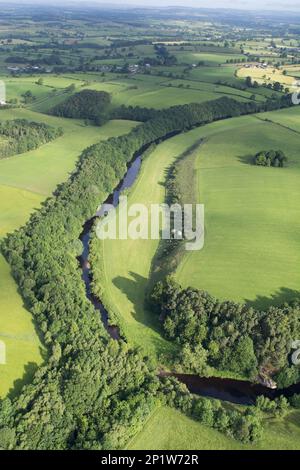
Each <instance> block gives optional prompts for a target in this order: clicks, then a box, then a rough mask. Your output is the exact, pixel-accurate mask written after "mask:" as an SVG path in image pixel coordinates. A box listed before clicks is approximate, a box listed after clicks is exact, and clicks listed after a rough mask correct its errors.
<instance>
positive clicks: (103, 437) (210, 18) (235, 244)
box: [0, 5, 300, 450]
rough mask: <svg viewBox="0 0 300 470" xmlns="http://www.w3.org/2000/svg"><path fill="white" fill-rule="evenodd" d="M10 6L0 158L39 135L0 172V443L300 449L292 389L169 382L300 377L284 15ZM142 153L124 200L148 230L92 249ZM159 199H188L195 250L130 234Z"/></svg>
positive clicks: (291, 77)
mask: <svg viewBox="0 0 300 470" xmlns="http://www.w3.org/2000/svg"><path fill="white" fill-rule="evenodd" d="M24 11H25V13H24V14H23V12H21V11H20V9H19V7H18V6H12V7H11V8H8V7H7V6H6V7H3V11H2V12H1V14H0V19H1V21H0V80H1V83H0V121H1V123H2V124H3V123H6V122H7V121H14V122H16V123H17V124H16V128H14V129H13V131H11V134H12V135H10V136H9V137H7V136H6V135H5V134H3V135H1V139H0V147H3V148H4V147H5V146H6V145H7V144H8V143H10V144H11V146H13V144H12V142H14V141H17V140H18V139H20V138H21V137H22V136H23V132H24V129H23V128H22V127H21V124H20V122H23V123H24V122H25V123H27V125H28V123H29V122H31V123H37V124H45V125H47V126H49V127H47V128H48V129H54V130H57V133H56V134H55V138H51V139H48V140H47V141H46V142H47V143H44V142H43V143H42V144H41V145H38V144H36V145H35V146H34V147H30V148H34V150H29V151H26V152H23V151H21V152H16V153H15V154H9V155H4V156H3V158H1V159H0V242H1V252H0V352H1V347H2V345H5V352H6V357H5V362H4V363H0V421H1V422H0V448H1V449H2V448H4V449H13V448H18V449H31V448H37V449H50V448H51V449H66V448H67V449H74V450H75V449H76V450H77V449H90V450H91V449H93V450H94V449H96V450H99V449H124V448H126V449H130V450H137V449H159V450H173V449H174V450H175V449H184V448H185V449H201V450H202V449H203V450H208V449H217V450H221V449H228V450H229V449H230V450H246V449H253V450H254V449H293V450H294V449H299V437H300V433H299V429H300V428H299V426H300V424H299V423H300V417H299V411H298V410H296V408H299V396H298V397H297V396H296V397H294V398H293V399H290V397H289V396H285V395H284V396H283V395H282V396H281V397H279V398H278V399H277V398H276V399H275V398H274V397H275V395H274V396H272V400H271V399H270V400H269V401H268V399H266V400H265V401H264V399H261V400H260V401H259V399H258V400H257V402H256V403H255V402H254V401H253V402H252V395H251V403H252V405H253V406H244V405H242V406H241V405H237V404H236V402H235V401H234V400H233V399H232V396H233V395H232V396H231V392H230V390H229V393H228V394H227V395H226V394H225V395H224V397H225V398H223V399H222V400H220V402H217V401H216V400H209V399H208V398H207V397H205V398H204V397H199V396H196V395H194V394H192V393H190V392H189V391H188V389H187V388H186V387H185V386H184V385H183V384H182V383H180V381H178V380H177V379H176V378H175V377H177V378H178V376H177V375H176V376H174V374H175V373H178V372H179V373H184V374H196V375H198V376H199V375H201V376H205V377H206V378H208V380H211V378H213V379H219V378H221V377H222V378H223V379H224V380H230V379H246V380H248V381H249V383H250V385H249V386H250V387H252V384H253V383H255V384H257V383H260V384H261V385H262V386H264V387H265V389H266V388H268V387H269V388H270V383H271V385H272V384H274V383H275V382H274V381H277V382H278V383H277V382H276V383H275V387H276V385H278V384H279V386H282V388H283V389H284V390H285V389H286V388H287V387H288V386H289V385H292V384H294V383H297V382H299V380H300V369H299V367H298V366H297V364H294V363H293V364H291V361H290V350H288V349H289V347H290V344H291V341H292V340H294V339H296V335H298V334H299V333H300V329H299V321H298V317H299V310H300V309H299V304H298V303H293V302H292V301H293V300H294V299H295V298H299V283H300V271H299V269H298V266H299V263H300V255H299V253H300V237H299V233H300V213H299V212H300V209H299V199H300V189H299V175H300V160H299V154H298V153H299V152H298V148H299V135H300V111H299V106H292V101H291V96H290V92H292V91H294V88H293V84H294V82H295V80H296V79H297V78H298V77H299V76H300V65H299V64H300V48H299V45H300V42H299V30H298V29H297V28H298V24H299V25H300V17H299V18H298V17H295V18H293V25H291V24H290V17H289V16H288V15H287V16H285V15H283V16H282V17H281V16H280V17H279V16H276V15H271V14H270V15H269V14H268V13H263V14H262V16H261V17H260V18H258V17H256V16H255V15H253V16H252V15H251V16H250V17H249V18H244V17H243V19H241V16H239V14H238V13H235V12H234V11H231V12H226V11H218V12H217V14H216V12H212V11H209V10H205V11H202V10H198V9H195V10H188V9H187V10H185V9H181V8H178V9H176V8H175V9H174V11H171V10H169V9H160V8H157V9H149V10H148V9H143V8H141V9H137V10H134V9H132V10H130V12H129V13H128V11H127V9H126V8H125V9H124V10H122V9H120V10H119V8H117V7H116V9H113V10H110V9H109V8H107V9H104V10H101V8H100V9H98V7H87V8H85V9H81V7H80V8H79V7H78V10H76V9H74V10H73V9H72V7H70V9H66V10H65V9H64V7H57V8H56V7H55V8H54V7H51V6H48V5H44V6H40V7H39V11H38V12H36V11H35V7H32V6H30V5H28V6H26V7H24ZM274 31H276V34H275V33H274ZM99 92H103V93H99ZM99 95H101V96H102V99H103V101H101V100H100V98H99ZM93 97H94V98H95V100H96V99H97V98H99V100H100V101H99V103H105V104H103V109H97V108H98V101H97V102H96V103H97V106H95V107H94V108H95V109H94V110H93V113H92V111H91V109H87V108H91V107H92V106H91V105H90V103H91V101H88V100H93ZM87 103H88V105H87ZM93 104H94V103H93ZM57 105H60V106H59V107H58V108H57ZM101 106H102V105H101V104H100V105H99V107H100V108H101ZM55 107H56V112H55ZM57 109H58V111H57ZM66 109H67V110H68V112H69V114H68V112H66ZM161 111H162V112H161ZM54 114H56V115H54ZM62 116H65V117H62ZM66 116H68V117H66ZM75 117H76V118H75ZM77 117H81V118H82V119H77ZM20 120H22V121H20ZM18 123H19V124H18ZM18 126H19V127H18ZM24 126H25V124H24ZM25 127H26V126H25ZM40 127H42V126H40ZM44 127H46V126H44ZM133 129H134V131H133ZM132 131H133V132H132ZM20 136H21V137H20ZM120 136H126V137H122V138H118V137H120ZM31 137H32V136H31ZM9 138H11V142H9ZM34 138H36V135H34V136H33V137H32V140H34ZM111 138H112V139H111ZM33 143H34V142H33ZM28 148H29V147H28ZM141 149H142V155H141V167H140V170H139V173H138V175H137V177H136V179H135V181H134V183H133V185H132V186H131V187H130V188H129V189H127V190H125V192H124V195H127V196H128V201H127V203H128V206H133V205H135V204H139V205H140V204H142V205H143V208H144V209H147V210H148V215H146V216H145V217H144V218H146V219H147V221H148V234H147V235H148V237H144V238H147V239H144V238H143V237H138V238H137V239H130V238H129V239H119V238H118V237H117V239H105V240H100V239H98V238H97V236H96V234H95V230H94V226H93V224H92V222H93V220H94V219H91V217H93V214H95V213H96V209H97V207H96V206H97V205H99V204H100V203H101V202H103V201H104V200H105V199H106V198H107V196H108V195H109V194H111V192H112V191H113V189H114V188H115V187H119V186H118V184H119V183H120V180H121V179H122V175H124V172H125V171H126V165H127V166H128V165H129V164H130V162H131V161H132V158H133V156H134V155H135V156H137V155H139V154H140V152H141ZM145 149H146V150H145ZM263 152H264V153H263ZM266 152H268V153H266ZM268 155H269V156H270V155H271V156H270V158H269V160H268V159H267V156H268ZM272 155H273V157H272ZM274 155H275V157H276V158H275V157H274ZM278 155H279V156H280V155H282V156H283V157H284V158H283V157H282V160H278V159H277V156H278ZM259 156H261V157H262V158H261V159H259ZM271 157H272V158H271ZM278 158H279V157H278ZM263 159H264V160H263ZM262 161H263V163H264V164H262V163H261V162H262ZM283 162H284V164H283ZM279 163H282V164H279ZM172 178H173V180H172ZM172 184H173V186H172ZM90 188H92V189H93V190H92V191H90ZM98 199H99V200H98ZM109 201H110V199H109ZM170 201H172V203H173V202H179V203H193V204H195V203H201V204H203V205H204V208H205V243H204V247H203V249H201V250H199V251H191V252H188V251H185V250H184V249H183V248H182V247H183V243H182V244H181V245H180V248H181V251H180V248H179V249H177V250H176V246H175V243H173V240H168V242H169V244H164V242H162V241H161V240H159V239H151V237H149V232H150V226H151V225H150V224H151V220H150V215H149V212H150V211H149V209H150V208H151V207H152V205H153V204H162V203H166V202H168V203H169V202H170ZM125 210H126V208H124V207H123V209H122V208H121V212H120V214H118V216H117V223H119V222H120V219H121V217H122V216H123V217H124V215H125V212H122V211H125ZM32 214H35V217H34V218H30V217H31V215H32ZM143 221H144V220H143ZM129 222H130V220H129ZM24 226H25V228H24V229H21V230H19V229H20V228H22V227H24ZM82 227H84V232H83V234H84V235H83V234H82V230H83V229H82ZM175 232H176V231H175ZM172 233H174V231H173V232H172ZM178 233H179V232H178ZM183 233H184V232H183ZM87 235H88V236H89V235H91V237H92V238H91V242H90V243H88V242H87V241H86V240H87V238H86V236H87ZM79 239H80V240H81V241H79ZM167 245H168V248H166V246H167ZM70 246H71V247H72V249H70ZM174 246H175V248H174ZM178 246H179V245H178ZM173 248H174V251H172V249H173ZM82 250H84V253H85V255H86V256H87V257H86V259H85V258H83V257H82V258H80V255H81V252H82ZM168 250H170V251H169V252H168ZM86 253H87V254H86ZM168 256H169V257H171V258H173V259H172V260H173V264H172V263H171V264H168V261H169V259H168ZM164 268H165V269H164ZM86 273H87V275H86ZM166 273H168V274H170V273H171V275H172V276H171V277H166ZM83 281H84V282H83ZM157 281H162V282H161V283H160V284H159V285H158V286H156V290H154V291H153V287H154V285H155V283H156V282H157ZM177 283H178V284H177ZM184 289H185V290H184ZM203 291H205V292H206V293H203ZM151 293H152V296H151V295H150V294H151ZM210 296H212V297H210ZM99 303H101V308H100V307H99ZM283 304H284V307H283ZM103 307H104V308H105V309H106V311H107V316H108V323H109V326H110V327H112V328H108V327H107V325H106V312H104V311H103ZM275 307H276V308H275ZM269 308H273V310H268V309H269ZM99 311H100V312H101V315H99ZM270 312H271V313H272V314H273V317H272V318H271V315H270ZM297 315H298V316H297ZM277 319H278V320H277ZM101 320H104V321H101ZM112 331H113V334H112ZM108 333H110V334H111V335H112V336H113V335H114V336H113V338H114V339H115V340H117V341H112V340H111V339H110V337H109V334H108ZM0 358H1V355H0ZM236 358H237V359H236ZM249 358H250V359H249ZM222 360H223V362H222ZM226 361H227V362H226ZM2 362H3V361H2ZM244 363H246V365H245V364H244ZM169 374H171V375H172V377H169ZM180 380H181V381H182V379H180ZM229 387H230V385H229ZM273 388H274V387H273ZM274 390H275V388H274ZM201 393H202V394H203V392H201ZM243 393H245V394H246V392H243ZM243 393H242V394H243ZM255 393H256V392H255ZM257 393H258V392H257ZM274 393H275V392H274ZM220 396H223V395H222V393H221V394H220ZM228 396H229V398H228ZM255 396H256V395H255ZM266 396H267V395H266ZM82 397H84V399H83V398H82ZM2 398H3V399H4V400H2ZM5 398H6V399H5ZM246 398H247V397H246ZM259 398H261V397H259ZM227 400H228V401H229V402H231V401H232V400H233V401H232V403H228V402H227ZM238 403H239V402H238ZM241 403H242V402H241ZM166 404H167V405H166ZM247 404H248V401H247ZM249 405H250V403H249ZM7 410H8V411H7ZM2 421H3V424H2ZM204 423H206V424H204Z"/></svg>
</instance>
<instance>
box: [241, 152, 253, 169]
mask: <svg viewBox="0 0 300 470" xmlns="http://www.w3.org/2000/svg"><path fill="white" fill-rule="evenodd" d="M238 161H239V162H240V163H242V164H243V165H251V166H254V165H253V155H249V154H248V155H240V156H238Z"/></svg>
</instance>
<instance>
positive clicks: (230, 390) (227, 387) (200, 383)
mask: <svg viewBox="0 0 300 470" xmlns="http://www.w3.org/2000/svg"><path fill="white" fill-rule="evenodd" d="M173 135H175V134H173ZM168 137H170V136H168ZM144 150H145V149H143V151H144ZM140 153H142V151H141V152H140ZM141 163H142V158H141V156H140V155H137V156H135V157H134V158H133V160H132V161H131V163H130V164H129V166H128V169H127V173H126V175H125V177H124V179H123V180H122V181H121V182H120V184H119V185H118V186H117V188H116V189H115V190H114V191H113V193H112V194H111V195H110V196H109V197H108V199H107V200H106V201H105V203H104V204H103V205H102V206H101V208H100V210H99V211H98V212H97V213H96V215H95V216H94V217H93V218H91V219H90V220H88V221H87V222H86V223H85V224H84V226H83V231H82V233H81V235H80V240H81V242H82V244H83V252H82V255H81V256H80V257H79V262H80V265H81V269H82V279H83V281H84V283H85V287H86V295H87V298H88V299H89V300H90V301H91V302H92V304H93V305H94V307H95V309H96V310H97V311H99V313H100V315H101V318H102V322H103V324H104V326H105V328H106V330H107V331H108V333H109V334H110V336H111V337H112V338H113V339H115V340H119V339H120V333H119V329H118V327H117V326H115V325H110V324H109V315H108V312H107V310H106V309H105V307H104V306H103V304H102V303H101V301H100V300H99V299H97V298H96V297H95V296H94V295H93V293H92V290H91V269H90V264H89V242H90V238H91V231H92V228H93V225H94V222H95V220H96V219H97V218H98V217H100V216H103V215H104V211H105V208H104V205H105V204H113V205H114V207H117V206H118V204H119V197H120V194H121V192H122V191H124V190H125V189H128V188H130V187H131V186H132V185H133V183H134V182H135V180H136V178H137V175H138V173H139V170H140V168H141ZM161 375H169V376H172V377H176V378H177V379H178V380H179V381H180V382H182V383H184V384H185V385H186V386H187V388H188V389H189V391H190V392H191V393H194V394H197V395H201V396H206V397H211V398H217V399H220V400H224V401H228V402H231V403H236V404H240V405H253V404H254V403H255V401H256V398H257V397H258V396H260V395H263V396H265V397H268V398H270V399H275V398H277V397H279V396H285V397H287V398H288V397H290V396H292V395H294V394H295V393H297V394H300V383H298V384H295V385H292V386H291V387H288V388H285V389H275V390H273V389H271V388H268V387H265V386H264V385H260V384H256V383H252V382H249V381H242V380H235V379H223V378H219V377H200V376H198V375H192V374H174V373H170V374H161Z"/></svg>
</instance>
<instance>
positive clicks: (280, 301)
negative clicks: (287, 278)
mask: <svg viewBox="0 0 300 470" xmlns="http://www.w3.org/2000/svg"><path fill="white" fill-rule="evenodd" d="M296 299H299V300H300V291H297V290H294V289H289V288H288V287H281V288H280V289H279V290H278V291H277V292H275V293H274V294H273V295H271V296H269V297H267V296H262V295H260V296H257V297H256V299H255V300H249V299H245V303H246V304H247V305H248V306H249V307H253V308H255V309H257V310H266V309H268V308H269V307H271V306H278V307H280V306H283V305H284V304H285V303H290V302H292V301H293V300H296Z"/></svg>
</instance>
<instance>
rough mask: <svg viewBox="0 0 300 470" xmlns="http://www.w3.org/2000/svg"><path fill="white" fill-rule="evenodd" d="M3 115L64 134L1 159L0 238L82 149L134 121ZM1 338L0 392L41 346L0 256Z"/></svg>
mask: <svg viewBox="0 0 300 470" xmlns="http://www.w3.org/2000/svg"><path fill="white" fill-rule="evenodd" d="M1 117H2V118H3V119H13V118H14V119H15V118H27V119H30V120H35V121H40V122H46V123H48V124H51V125H53V126H61V127H63V129H64V135H63V136H62V137H60V138H58V139H56V140H55V141H53V142H50V143H48V144H46V145H44V146H42V147H40V148H39V149H36V150H34V151H31V152H27V153H26V154H22V155H17V156H15V157H11V158H9V159H4V160H1V161H0V238H1V237H3V236H5V234H7V233H9V232H12V231H13V230H15V229H17V228H18V227H20V226H22V225H24V224H25V222H26V221H27V219H28V217H29V215H30V213H31V212H32V211H33V210H35V209H38V208H39V206H40V204H41V202H42V201H43V200H45V198H46V197H47V196H49V195H50V194H51V193H52V191H53V190H54V189H55V187H56V186H57V184H58V183H61V182H62V181H64V180H66V179H67V177H68V175H69V174H70V172H71V171H73V169H74V166H75V162H76V161H77V159H78V157H79V155H80V153H81V151H82V150H83V149H84V148H86V147H87V146H89V145H92V144H93V143H95V142H97V141H100V140H103V139H107V138H109V137H112V136H117V135H120V134H126V133H128V132H129V131H130V129H132V127H133V126H135V125H136V123H134V122H129V121H111V122H109V123H107V124H105V125H104V126H103V127H101V128H99V127H92V126H85V125H84V124H83V123H82V122H81V121H72V120H67V119H58V118H54V117H50V116H45V115H41V114H38V113H34V112H32V111H29V110H26V109H18V110H13V111H11V110H2V111H1ZM0 340H2V341H4V342H5V345H6V356H7V358H6V364H5V365H0V396H5V395H6V394H7V393H8V392H9V391H11V390H12V389H13V391H14V393H15V392H17V391H18V389H19V388H20V386H21V383H23V380H21V379H24V380H25V381H29V380H30V378H31V376H32V372H33V370H34V367H35V365H36V364H39V363H41V361H42V354H41V352H42V348H41V343H40V342H39V339H38V336H37V334H36V331H35V327H34V324H33V321H32V316H31V314H30V313H29V312H28V311H27V310H26V309H25V307H24V305H23V302H22V299H21V296H20V294H19V292H18V290H17V287H16V284H15V282H14V280H13V279H12V276H11V274H10V269H9V266H8V265H7V263H6V261H5V260H4V258H3V256H2V255H0Z"/></svg>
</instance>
